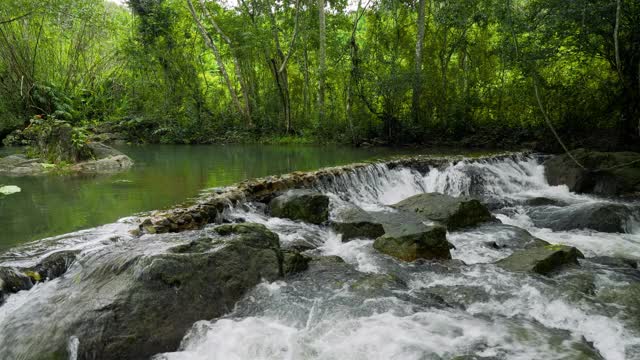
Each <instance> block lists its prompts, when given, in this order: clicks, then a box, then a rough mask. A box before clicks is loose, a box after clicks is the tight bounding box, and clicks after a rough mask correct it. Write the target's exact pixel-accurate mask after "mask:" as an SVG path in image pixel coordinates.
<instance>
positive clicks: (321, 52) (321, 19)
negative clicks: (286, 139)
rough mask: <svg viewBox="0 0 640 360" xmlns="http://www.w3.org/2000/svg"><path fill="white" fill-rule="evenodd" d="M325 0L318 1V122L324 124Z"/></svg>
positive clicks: (325, 69)
mask: <svg viewBox="0 0 640 360" xmlns="http://www.w3.org/2000/svg"><path fill="white" fill-rule="evenodd" d="M324 8H325V0H318V36H319V40H320V44H319V49H318V120H319V122H320V123H321V124H322V123H324V120H325V119H324V117H325V108H324V93H325V80H326V79H325V77H326V71H327V68H326V55H327V54H326V43H327V39H326V37H327V34H326V23H325V12H324Z"/></svg>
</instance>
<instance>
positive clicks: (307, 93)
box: [302, 42, 311, 114]
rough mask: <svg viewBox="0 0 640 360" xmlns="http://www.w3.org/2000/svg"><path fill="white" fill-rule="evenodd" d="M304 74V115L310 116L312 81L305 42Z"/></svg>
mask: <svg viewBox="0 0 640 360" xmlns="http://www.w3.org/2000/svg"><path fill="white" fill-rule="evenodd" d="M302 66H303V69H302V70H303V74H304V92H303V93H304V113H305V114H309V113H310V112H311V100H310V99H311V94H310V93H311V90H310V89H311V86H310V83H311V80H310V78H309V52H308V50H307V44H306V42H305V45H304V52H303V63H302Z"/></svg>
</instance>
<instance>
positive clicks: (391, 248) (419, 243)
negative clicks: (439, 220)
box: [373, 224, 452, 261]
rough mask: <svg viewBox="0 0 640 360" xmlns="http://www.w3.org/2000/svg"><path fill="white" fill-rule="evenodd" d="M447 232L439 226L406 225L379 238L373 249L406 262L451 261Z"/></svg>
mask: <svg viewBox="0 0 640 360" xmlns="http://www.w3.org/2000/svg"><path fill="white" fill-rule="evenodd" d="M446 233H447V230H446V229H445V228H444V227H442V226H439V225H435V226H426V225H422V224H405V225H404V226H399V227H398V228H397V229H394V231H393V232H388V233H386V234H385V235H383V236H381V237H379V238H377V239H376V240H375V242H374V243H373V247H374V248H375V249H376V250H378V251H380V252H381V253H384V254H387V255H391V256H393V257H395V258H397V259H400V260H404V261H414V260H417V259H427V260H432V259H451V252H450V251H449V249H450V248H451V247H452V245H451V244H450V243H449V242H448V241H447V238H446Z"/></svg>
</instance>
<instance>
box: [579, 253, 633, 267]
mask: <svg viewBox="0 0 640 360" xmlns="http://www.w3.org/2000/svg"><path fill="white" fill-rule="evenodd" d="M588 260H589V261H590V262H593V263H596V264H601V265H605V266H607V267H612V268H619V269H638V260H636V259H628V258H622V257H613V256H596V257H591V258H589V259H588Z"/></svg>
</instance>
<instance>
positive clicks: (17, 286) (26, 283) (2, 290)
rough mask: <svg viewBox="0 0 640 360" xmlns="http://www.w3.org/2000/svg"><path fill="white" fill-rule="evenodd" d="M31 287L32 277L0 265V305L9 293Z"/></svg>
mask: <svg viewBox="0 0 640 360" xmlns="http://www.w3.org/2000/svg"><path fill="white" fill-rule="evenodd" d="M32 287H33V281H32V279H31V278H30V277H29V276H27V275H26V274H24V273H23V272H22V271H20V270H18V269H14V268H8V267H0V305H1V304H2V303H3V302H4V299H5V298H6V297H7V296H9V294H12V293H17V292H18V291H21V290H29V289H31V288H32Z"/></svg>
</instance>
